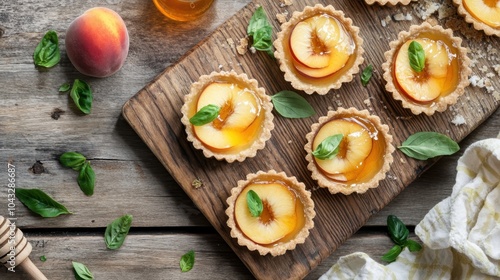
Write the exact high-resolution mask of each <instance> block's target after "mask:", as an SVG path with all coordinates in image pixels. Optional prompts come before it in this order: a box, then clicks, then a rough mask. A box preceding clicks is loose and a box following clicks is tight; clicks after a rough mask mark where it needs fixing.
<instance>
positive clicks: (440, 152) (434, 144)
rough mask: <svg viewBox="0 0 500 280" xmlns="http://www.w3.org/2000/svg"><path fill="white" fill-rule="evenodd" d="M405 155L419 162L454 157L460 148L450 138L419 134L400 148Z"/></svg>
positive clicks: (433, 133) (412, 136) (439, 134)
mask: <svg viewBox="0 0 500 280" xmlns="http://www.w3.org/2000/svg"><path fill="white" fill-rule="evenodd" d="M398 149H400V150H401V152H403V153H404V154H405V155H407V156H409V157H411V158H415V159H418V160H427V159H429V158H433V157H437V156H444V155H452V154H454V153H456V152H457V151H458V150H460V146H459V145H458V144H457V143H456V142H455V141H453V140H452V139H450V138H449V137H448V136H446V135H444V134H441V133H437V132H426V131H424V132H417V133H415V134H413V135H411V136H410V137H408V139H406V141H404V142H403V143H402V144H401V146H399V147H398Z"/></svg>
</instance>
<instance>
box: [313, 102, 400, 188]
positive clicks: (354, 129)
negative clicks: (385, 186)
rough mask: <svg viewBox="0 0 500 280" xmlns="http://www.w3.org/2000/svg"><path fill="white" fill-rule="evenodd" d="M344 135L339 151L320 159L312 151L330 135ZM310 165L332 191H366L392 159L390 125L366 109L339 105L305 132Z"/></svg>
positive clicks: (324, 186)
mask: <svg viewBox="0 0 500 280" xmlns="http://www.w3.org/2000/svg"><path fill="white" fill-rule="evenodd" d="M338 134H341V135H342V140H341V142H340V145H339V150H338V154H337V155H336V156H334V157H333V158H329V159H319V158H316V157H315V156H314V155H313V151H315V150H316V149H317V147H318V146H319V145H320V144H321V142H322V141H323V140H325V139H326V138H327V137H329V136H334V135H338ZM306 139H307V144H306V145H305V146H304V149H305V150H306V153H307V154H306V160H307V161H308V165H307V168H308V169H309V170H310V171H311V172H312V175H311V177H312V178H313V179H314V180H316V181H317V182H318V185H319V186H320V187H323V188H328V190H329V191H330V193H332V194H335V193H342V194H345V195H348V194H351V193H354V192H356V193H364V192H366V191H367V190H368V189H370V188H375V187H377V186H378V183H379V181H380V180H382V179H384V178H385V174H386V172H387V171H388V170H389V167H390V164H391V163H392V161H393V157H392V153H393V152H394V146H393V145H392V144H391V143H392V136H391V135H390V134H389V127H388V126H387V125H385V124H382V123H381V121H380V118H379V117H377V116H373V115H370V114H369V112H368V111H367V110H362V111H358V110H357V109H355V108H349V109H344V108H338V109H337V110H336V111H329V112H328V114H327V115H326V116H323V117H320V118H319V120H318V122H317V123H315V124H313V125H312V126H311V132H309V133H308V134H307V135H306Z"/></svg>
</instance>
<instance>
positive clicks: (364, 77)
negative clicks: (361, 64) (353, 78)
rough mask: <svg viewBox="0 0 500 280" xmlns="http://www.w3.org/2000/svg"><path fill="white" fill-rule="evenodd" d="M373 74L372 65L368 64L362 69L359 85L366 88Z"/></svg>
mask: <svg viewBox="0 0 500 280" xmlns="http://www.w3.org/2000/svg"><path fill="white" fill-rule="evenodd" d="M372 74H373V65H371V64H369V65H368V66H366V67H365V69H363V73H361V84H363V86H365V87H366V85H367V84H368V82H369V81H370V79H371V78H372Z"/></svg>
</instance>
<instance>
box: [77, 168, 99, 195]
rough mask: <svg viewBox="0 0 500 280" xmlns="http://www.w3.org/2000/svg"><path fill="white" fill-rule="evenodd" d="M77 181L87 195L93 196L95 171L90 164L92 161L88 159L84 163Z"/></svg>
mask: <svg viewBox="0 0 500 280" xmlns="http://www.w3.org/2000/svg"><path fill="white" fill-rule="evenodd" d="M77 182H78V186H80V189H81V190H82V192H83V193H84V194H85V195H88V196H91V195H93V194H94V185H95V173H94V170H93V169H92V166H90V162H88V161H87V162H85V164H83V166H82V168H81V169H80V174H78V178H77Z"/></svg>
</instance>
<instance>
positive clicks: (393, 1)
mask: <svg viewBox="0 0 500 280" xmlns="http://www.w3.org/2000/svg"><path fill="white" fill-rule="evenodd" d="M411 1H415V0H365V3H366V4H368V5H373V4H375V3H377V4H379V5H382V6H383V5H387V6H395V5H397V4H402V5H408V4H410V2H411Z"/></svg>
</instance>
